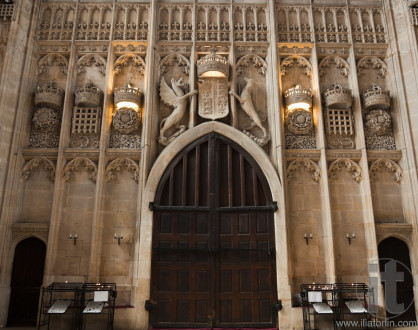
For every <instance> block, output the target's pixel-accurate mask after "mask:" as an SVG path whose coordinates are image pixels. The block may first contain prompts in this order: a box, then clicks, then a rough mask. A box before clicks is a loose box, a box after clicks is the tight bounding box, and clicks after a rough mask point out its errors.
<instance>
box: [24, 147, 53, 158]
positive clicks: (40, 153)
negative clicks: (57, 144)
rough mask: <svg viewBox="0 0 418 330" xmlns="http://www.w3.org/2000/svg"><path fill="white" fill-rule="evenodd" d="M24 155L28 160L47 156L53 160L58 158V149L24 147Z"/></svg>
mask: <svg viewBox="0 0 418 330" xmlns="http://www.w3.org/2000/svg"><path fill="white" fill-rule="evenodd" d="M22 156H23V158H24V159H25V160H27V161H29V160H31V159H32V158H35V157H45V158H48V159H51V160H56V159H57V156H58V150H56V149H55V150H54V149H47V148H39V149H32V148H24V149H23V150H22Z"/></svg>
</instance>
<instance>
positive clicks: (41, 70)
mask: <svg viewBox="0 0 418 330" xmlns="http://www.w3.org/2000/svg"><path fill="white" fill-rule="evenodd" d="M51 66H58V67H60V68H61V72H62V74H64V75H67V73H68V60H67V58H66V57H65V56H63V55H61V54H48V55H45V56H44V57H42V58H41V59H40V60H39V62H38V67H37V69H36V73H37V74H38V75H42V74H45V73H46V72H47V68H48V67H51Z"/></svg>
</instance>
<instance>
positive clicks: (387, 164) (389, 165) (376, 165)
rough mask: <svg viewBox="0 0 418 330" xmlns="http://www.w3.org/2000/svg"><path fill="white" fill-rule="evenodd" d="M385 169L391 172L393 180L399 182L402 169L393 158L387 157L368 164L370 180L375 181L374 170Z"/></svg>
mask: <svg viewBox="0 0 418 330" xmlns="http://www.w3.org/2000/svg"><path fill="white" fill-rule="evenodd" d="M383 170H385V171H387V172H392V173H393V181H395V182H396V183H400V182H401V181H402V178H403V171H402V169H401V167H400V166H399V165H398V164H396V163H395V162H394V161H393V160H391V159H387V158H381V159H377V160H375V161H374V162H372V163H371V165H370V180H371V181H376V180H377V176H376V172H379V171H383Z"/></svg>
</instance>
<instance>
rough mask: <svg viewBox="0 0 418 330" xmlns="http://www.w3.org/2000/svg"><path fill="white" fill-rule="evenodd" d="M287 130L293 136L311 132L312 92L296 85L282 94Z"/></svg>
mask: <svg viewBox="0 0 418 330" xmlns="http://www.w3.org/2000/svg"><path fill="white" fill-rule="evenodd" d="M284 99H285V104H286V124H287V129H288V130H289V131H290V132H291V133H293V134H295V135H306V134H309V133H311V132H312V129H313V118H312V112H311V108H312V91H311V90H310V89H307V88H303V87H302V85H296V86H295V87H293V88H289V89H288V90H286V91H285V93H284Z"/></svg>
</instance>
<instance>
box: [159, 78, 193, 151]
mask: <svg viewBox="0 0 418 330" xmlns="http://www.w3.org/2000/svg"><path fill="white" fill-rule="evenodd" d="M171 86H172V87H173V89H171V88H170V87H168V85H167V83H166V82H165V79H164V78H163V79H162V80H161V83H160V96H161V100H162V101H163V102H164V103H165V104H167V105H168V106H170V107H172V108H174V110H173V112H172V113H171V114H170V115H169V116H168V117H166V118H164V119H163V120H162V121H161V123H160V137H159V138H158V141H159V142H160V143H161V144H163V145H167V144H168V143H169V141H168V140H171V139H173V138H175V137H176V136H178V135H180V134H181V133H183V132H184V131H185V126H184V125H179V122H180V120H181V119H182V118H183V116H184V113H185V111H186V106H187V99H188V98H189V97H190V96H192V95H194V94H197V90H194V91H192V92H189V93H187V94H184V92H183V90H182V89H181V87H183V86H184V80H183V78H180V79H179V80H177V81H176V80H175V79H174V78H173V79H171ZM173 126H174V127H176V128H178V129H179V131H177V132H176V133H175V134H173V135H172V136H171V137H170V138H167V137H165V136H164V133H165V132H166V131H167V130H168V129H169V128H171V127H173ZM167 142H168V143H167Z"/></svg>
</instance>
